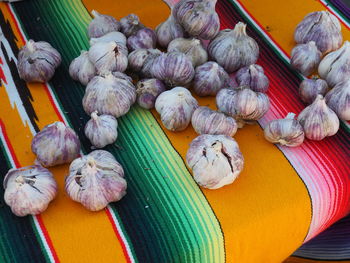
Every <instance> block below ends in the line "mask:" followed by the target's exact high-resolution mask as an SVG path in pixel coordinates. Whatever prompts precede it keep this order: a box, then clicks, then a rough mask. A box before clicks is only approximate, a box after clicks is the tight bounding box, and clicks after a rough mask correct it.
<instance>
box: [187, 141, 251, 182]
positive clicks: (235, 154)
mask: <svg viewBox="0 0 350 263" xmlns="http://www.w3.org/2000/svg"><path fill="white" fill-rule="evenodd" d="M186 162H187V164H188V166H189V167H190V168H191V169H192V172H193V177H194V180H195V181H196V182H197V183H198V184H199V185H200V186H202V187H205V188H208V189H218V188H221V187H223V186H225V185H228V184H232V183H233V181H234V180H236V178H237V177H238V175H239V174H240V173H241V171H242V170H243V165H244V158H243V155H242V153H241V151H240V149H239V146H238V144H237V142H236V141H235V140H234V139H233V138H231V137H229V136H227V135H209V134H203V135H200V136H198V137H197V138H195V139H194V140H193V141H192V142H191V144H190V148H189V150H188V151H187V154H186Z"/></svg>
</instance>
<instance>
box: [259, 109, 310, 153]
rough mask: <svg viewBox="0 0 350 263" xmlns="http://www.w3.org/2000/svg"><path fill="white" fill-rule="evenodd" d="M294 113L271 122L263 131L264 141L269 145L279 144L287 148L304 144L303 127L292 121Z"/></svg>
mask: <svg viewBox="0 0 350 263" xmlns="http://www.w3.org/2000/svg"><path fill="white" fill-rule="evenodd" d="M294 117H295V114H294V113H288V115H287V116H286V118H284V119H277V120H273V121H271V122H270V123H268V124H267V125H266V127H265V129H264V135H265V139H266V140H268V141H269V142H271V143H279V144H281V145H285V146H289V147H297V146H299V145H301V144H302V143H303V142H304V138H305V134H304V130H303V127H302V126H301V125H300V123H299V122H298V121H297V120H295V119H294Z"/></svg>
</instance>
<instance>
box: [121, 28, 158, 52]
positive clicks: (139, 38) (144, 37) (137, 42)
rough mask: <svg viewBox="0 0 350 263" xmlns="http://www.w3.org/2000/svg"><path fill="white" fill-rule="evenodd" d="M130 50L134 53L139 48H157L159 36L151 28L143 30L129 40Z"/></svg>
mask: <svg viewBox="0 0 350 263" xmlns="http://www.w3.org/2000/svg"><path fill="white" fill-rule="evenodd" d="M127 43H128V48H129V50H131V51H133V50H136V49H139V48H155V47H156V44H157V36H156V34H155V33H154V31H153V30H152V29H150V28H147V27H146V28H143V29H140V30H139V31H137V32H136V33H135V34H134V35H131V36H130V37H129V38H128V40H127Z"/></svg>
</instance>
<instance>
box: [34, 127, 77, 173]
mask: <svg viewBox="0 0 350 263" xmlns="http://www.w3.org/2000/svg"><path fill="white" fill-rule="evenodd" d="M31 148H32V152H33V153H34V154H35V155H36V158H37V160H38V161H39V162H40V163H41V165H43V166H45V167H50V166H55V165H58V164H63V163H69V162H71V161H72V160H74V159H75V158H77V156H78V155H79V153H80V142H79V138H78V135H77V134H76V133H75V131H74V130H73V129H71V128H70V127H67V126H66V125H65V124H64V123H63V122H60V121H57V122H54V123H52V124H49V125H47V126H45V127H44V128H43V129H42V130H41V131H40V132H38V133H37V134H36V135H35V136H34V138H33V140H32V145H31Z"/></svg>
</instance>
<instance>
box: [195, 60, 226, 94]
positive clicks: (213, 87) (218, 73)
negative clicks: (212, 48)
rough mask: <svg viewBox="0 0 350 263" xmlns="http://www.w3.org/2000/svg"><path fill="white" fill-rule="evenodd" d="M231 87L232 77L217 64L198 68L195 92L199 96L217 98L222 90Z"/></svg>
mask: <svg viewBox="0 0 350 263" xmlns="http://www.w3.org/2000/svg"><path fill="white" fill-rule="evenodd" d="M229 86H230V76H229V75H228V74H227V72H226V71H225V70H224V69H223V68H222V67H221V66H220V65H219V64H218V63H216V62H211V61H210V62H207V63H204V64H203V65H200V66H198V67H196V71H195V75H194V81H193V90H194V92H195V93H196V94H197V95H199V96H215V95H216V93H218V91H219V90H220V89H222V88H227V87H229Z"/></svg>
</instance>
